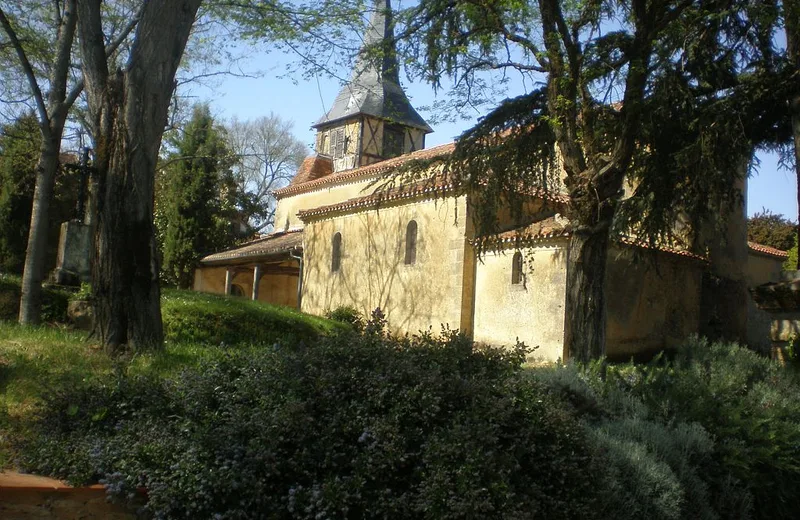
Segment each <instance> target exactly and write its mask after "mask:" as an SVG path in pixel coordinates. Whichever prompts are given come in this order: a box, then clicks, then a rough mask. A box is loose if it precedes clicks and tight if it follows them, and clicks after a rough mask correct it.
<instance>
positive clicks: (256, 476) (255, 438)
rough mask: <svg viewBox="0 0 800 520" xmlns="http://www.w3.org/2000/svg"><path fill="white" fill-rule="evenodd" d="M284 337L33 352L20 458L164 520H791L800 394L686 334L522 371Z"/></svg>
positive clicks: (507, 359)
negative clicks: (630, 358)
mask: <svg viewBox="0 0 800 520" xmlns="http://www.w3.org/2000/svg"><path fill="white" fill-rule="evenodd" d="M183 296H184V294H183V293H175V294H174V295H168V297H169V298H174V299H176V300H180V299H181V298H182V297H183ZM221 300H223V299H221ZM224 300H225V301H227V302H230V303H231V304H242V303H244V302H242V301H241V300H236V299H224ZM178 303H179V306H178V307H176V308H175V311H177V312H183V310H182V308H185V303H186V302H178ZM188 303H189V305H190V306H191V305H192V302H188ZM247 303H253V302H247ZM193 319H194V320H195V321H196V325H197V326H198V327H202V326H203V324H202V322H203V321H204V320H205V317H203V316H195V317H194V318H193ZM286 324H287V325H289V327H288V328H286V329H284V332H286V334H287V335H286V336H285V337H284V338H283V339H277V340H276V342H274V343H267V344H262V345H261V346H259V347H255V348H252V347H250V348H245V347H243V345H237V346H236V348H229V349H226V348H215V347H212V346H210V345H208V346H204V347H202V348H200V349H195V350H180V349H179V350H177V351H175V352H168V353H161V354H157V355H155V358H158V359H155V358H154V359H152V360H151V361H145V363H144V364H142V362H141V361H142V360H143V359H147V357H146V356H145V357H138V356H137V357H135V358H134V359H133V360H132V361H131V364H130V365H128V366H127V368H126V366H125V365H124V364H120V363H119V360H118V361H117V363H116V366H117V370H115V371H114V373H110V372H111V371H110V370H107V368H108V367H106V370H105V371H102V372H101V371H95V373H93V374H92V376H91V377H85V378H83V379H81V378H75V377H69V378H67V377H63V376H62V379H63V381H61V380H59V377H58V376H57V374H63V373H64V369H65V368H68V367H63V366H59V367H58V369H57V370H56V369H53V368H52V367H50V368H48V367H44V366H41V364H42V361H41V360H43V359H47V358H48V356H42V355H38V354H37V355H34V356H31V357H33V358H36V360H35V361H34V360H33V359H31V360H30V361H25V360H23V359H21V356H24V355H28V356H30V352H29V347H21V348H19V350H18V351H15V352H13V353H10V354H9V356H8V359H11V360H12V365H11V366H12V368H14V370H17V369H21V368H23V367H27V366H28V365H32V364H34V362H35V363H37V364H36V370H35V375H36V376H37V377H42V376H43V375H47V377H48V385H47V388H46V391H43V392H42V393H41V395H42V398H43V399H44V400H45V403H44V406H43V407H41V408H40V411H41V413H39V414H37V420H36V423H35V424H31V425H29V429H28V430H26V432H25V433H26V435H25V436H13V437H11V438H14V439H16V442H18V444H17V445H16V447H17V448H18V449H21V451H18V452H17V453H18V455H20V457H18V459H17V460H18V461H21V462H23V463H24V465H25V466H26V468H27V469H30V470H33V471H37V472H40V473H43V474H48V475H54V476H59V477H65V478H69V479H71V480H73V481H75V482H86V481H95V480H98V479H99V480H100V481H102V482H103V483H105V484H106V485H107V486H108V489H109V492H110V493H111V494H112V495H113V496H115V497H117V498H122V499H125V498H126V497H128V496H130V494H131V493H133V491H134V490H135V488H136V487H138V486H145V487H146V488H147V490H148V498H149V502H148V504H147V508H148V510H149V513H150V514H151V515H152V516H154V517H155V518H264V517H268V518H304V519H305V518H309V519H310V518H320V517H325V518H332V517H347V518H350V517H353V518H476V517H480V518H504V519H505V518H531V517H533V518H538V517H542V518H587V519H591V518H597V519H605V518H615V519H621V520H638V519H641V518H652V519H654V520H662V519H664V520H673V519H674V520H677V519H683V518H701V519H720V520H723V519H731V520H734V519H737V520H747V519H757V520H760V519H764V520H767V519H771V520H772V519H787V520H788V519H793V518H794V517H795V516H796V510H795V509H796V508H795V506H796V504H795V497H796V489H797V487H798V485H799V484H800V462H799V461H800V453H798V450H800V428H799V427H798V424H800V402H798V400H797V395H798V392H800V386H799V385H798V381H797V379H796V377H795V374H794V373H793V372H791V371H789V370H788V369H786V368H783V367H781V366H780V365H778V364H776V363H774V362H772V361H769V360H767V359H764V358H761V357H759V356H758V355H756V354H754V353H753V352H751V351H749V350H747V349H745V348H742V347H739V346H737V345H731V344H721V343H720V344H708V343H707V342H705V341H700V340H690V341H688V342H687V343H686V345H685V346H683V347H682V348H681V349H680V350H679V351H677V352H676V353H673V354H672V358H671V359H666V358H665V357H658V358H656V359H655V360H653V361H652V362H651V363H649V364H646V365H636V364H633V363H629V364H622V365H606V364H605V363H603V362H596V363H592V364H589V365H583V366H582V365H577V364H570V365H566V366H546V367H537V368H529V369H523V368H522V367H521V366H520V364H521V363H522V362H523V360H524V359H525V352H526V350H525V349H524V348H517V349H506V350H496V349H483V348H478V347H476V346H475V345H473V344H472V343H471V342H470V341H468V340H467V339H466V338H463V337H461V336H458V335H457V334H453V333H450V332H447V331H445V332H444V334H443V335H442V336H441V337H433V336H431V335H430V334H422V335H420V336H415V337H411V338H408V337H406V338H392V337H389V336H388V335H387V334H386V332H385V325H386V324H385V321H384V320H383V316H382V315H381V314H379V313H378V314H374V315H373V318H372V319H371V320H370V321H369V322H367V323H366V325H365V327H364V330H363V333H361V334H357V333H355V332H354V331H352V330H350V329H346V330H342V333H341V334H333V335H327V336H326V335H322V336H318V337H316V338H314V339H309V340H308V341H305V342H298V341H297V338H298V337H299V336H293V335H292V334H291V330H290V329H291V324H290V322H288V321H287V322H286ZM276 328H277V327H276ZM1 332H3V331H2V328H0V333H1ZM298 332H301V331H298ZM1 339H2V338H0V340H1ZM22 341H29V340H27V339H24V338H23V340H22ZM265 341H271V340H269V339H266V338H265ZM0 345H2V342H0ZM170 348H172V347H170ZM77 350H78V349H76V351H77ZM199 353H202V356H198V354H199ZM209 353H212V354H213V355H209ZM99 354H100V356H101V357H102V358H103V359H105V360H106V361H105V363H108V362H109V361H108V360H109V359H110V358H108V357H106V356H104V355H102V353H99ZM48 355H50V356H51V357H52V359H51V362H54V361H58V362H59V363H62V364H63V362H64V360H65V359H69V360H70V362H71V363H72V362H77V361H76V360H75V359H74V358H75V353H74V352H73V354H71V355H70V356H65V355H64V354H63V353H62V354H59V353H58V352H52V353H51V354H48ZM97 355H98V353H93V354H92V355H91V356H89V357H91V358H92V361H91V362H92V363H97V362H99V361H102V360H99V359H96V358H97ZM176 356H177V357H176ZM187 356H188V357H187ZM170 357H171V358H173V359H172V360H171V361H169V360H168V359H166V358H170ZM165 359H166V361H167V363H168V366H170V367H172V368H171V369H170V370H169V371H167V372H166V374H167V377H163V375H162V376H161V377H159V374H162V372H159V371H157V370H153V368H154V367H156V366H158V365H160V364H161V363H162V361H165ZM85 362H86V361H81V363H85ZM178 362H183V363H185V364H184V368H185V369H184V370H182V371H179V370H178V367H177V366H176V363H178ZM0 368H2V367H0ZM30 368H33V367H30ZM144 368H147V370H143V369H144ZM83 369H84V370H85V369H86V367H83ZM7 372H8V373H9V374H11V376H12V377H10V378H6V380H7V381H11V382H12V383H13V387H14V388H16V389H18V388H19V386H20V385H19V384H18V382H17V381H15V380H14V379H13V376H14V375H15V374H17V372H14V371H13V370H12V371H7ZM56 372H57V373H56ZM66 373H69V370H67V372H66ZM32 374H33V373H32ZM0 377H4V373H3V372H0ZM31 377H32V376H31ZM0 419H2V417H0ZM5 420H8V418H6V419H5Z"/></svg>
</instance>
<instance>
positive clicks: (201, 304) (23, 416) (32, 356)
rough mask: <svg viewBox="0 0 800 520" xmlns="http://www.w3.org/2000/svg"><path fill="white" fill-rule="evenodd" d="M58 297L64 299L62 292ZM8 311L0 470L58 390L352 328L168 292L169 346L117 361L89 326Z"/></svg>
mask: <svg viewBox="0 0 800 520" xmlns="http://www.w3.org/2000/svg"><path fill="white" fill-rule="evenodd" d="M9 288H10V290H9ZM18 294H19V293H18V278H12V277H8V276H4V277H2V278H0V301H6V300H8V301H11V299H12V298H13V297H15V296H17V295H18ZM49 294H52V291H51V292H50V293H49ZM57 296H58V297H59V299H61V297H62V295H61V293H57ZM46 298H47V295H46ZM7 303H8V302H7ZM9 306H10V305H7V306H6V307H9ZM6 314H7V316H6V315H3V316H0V467H3V466H4V465H5V464H6V463H7V461H8V458H9V453H8V446H9V442H8V441H9V437H10V435H14V434H16V435H21V434H24V424H25V422H26V421H27V420H28V419H29V418H31V417H32V416H33V415H34V414H35V412H36V409H37V406H38V405H39V404H40V403H41V402H42V399H43V398H44V397H45V396H46V395H47V394H48V392H50V391H52V390H53V389H54V388H57V387H60V388H68V387H69V386H70V385H73V384H77V383H81V382H84V381H87V380H91V379H92V378H100V377H104V376H107V375H109V374H110V373H112V372H114V371H115V370H124V371H126V372H127V373H129V374H156V375H159V376H162V377H166V376H169V375H171V374H175V373H176V372H178V371H180V370H182V369H183V368H186V367H190V366H195V365H197V364H198V363H200V362H202V361H203V360H207V359H210V358H214V357H215V356H220V355H222V353H223V352H224V351H225V350H226V349H227V348H237V349H258V348H263V347H264V346H265V345H269V346H271V345H273V344H275V343H281V344H295V343H296V342H300V341H305V342H308V341H313V340H314V338H316V337H318V336H319V335H320V334H330V333H332V332H335V331H339V330H344V329H345V328H347V327H348V326H347V325H344V324H342V323H339V322H335V321H331V320H327V319H325V318H319V317H316V316H311V315H308V314H304V313H301V312H299V311H297V310H294V309H287V308H285V307H278V306H273V305H267V304H263V303H260V302H253V301H250V300H244V299H241V298H232V297H223V296H218V295H211V294H202V293H196V292H191V291H177V290H165V291H164V292H163V295H162V316H163V320H164V331H165V337H166V341H165V348H164V349H163V350H162V351H160V352H155V353H139V354H133V355H131V356H129V357H127V358H125V359H112V358H110V357H109V356H108V355H106V354H105V353H104V352H103V350H102V348H100V345H99V343H98V341H97V340H96V339H95V338H91V337H88V334H87V333H86V332H84V331H77V330H72V329H71V328H70V327H69V326H68V325H67V324H63V323H57V322H50V323H49V324H48V325H44V326H41V327H21V326H19V325H17V324H16V323H15V322H14V321H13V317H15V316H14V312H6Z"/></svg>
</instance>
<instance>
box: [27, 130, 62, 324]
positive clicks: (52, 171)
mask: <svg viewBox="0 0 800 520" xmlns="http://www.w3.org/2000/svg"><path fill="white" fill-rule="evenodd" d="M54 135H57V136H58V139H57V140H55V139H43V140H42V147H41V149H40V155H39V161H38V163H37V164H36V188H35V189H34V192H33V207H32V211H31V226H30V229H29V231H28V246H27V250H26V253H25V267H24V270H23V272H22V297H21V298H20V302H19V322H20V323H21V324H23V325H35V324H38V323H39V321H40V319H41V311H42V280H43V279H44V275H45V273H44V266H45V254H46V252H47V229H48V227H49V225H50V218H49V213H50V201H51V200H52V198H53V188H54V186H55V180H56V171H57V170H58V154H59V150H60V146H59V144H60V143H59V142H58V141H60V140H61V132H57V133H55V132H54Z"/></svg>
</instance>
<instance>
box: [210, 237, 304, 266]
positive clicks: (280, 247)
mask: <svg viewBox="0 0 800 520" xmlns="http://www.w3.org/2000/svg"><path fill="white" fill-rule="evenodd" d="M301 231H302V230H300V229H298V230H290V231H281V232H278V233H272V234H270V235H266V236H262V237H259V238H257V239H255V240H251V241H250V242H246V243H244V244H242V245H240V246H238V247H234V248H232V249H228V250H227V251H221V252H219V253H214V254H212V255H208V256H206V257H204V258H201V259H200V263H201V264H207V265H208V264H220V263H228V262H230V261H231V260H246V259H252V258H258V257H264V256H273V255H278V254H281V253H286V252H288V251H291V250H293V249H298V248H302V246H303V233H302V232H301Z"/></svg>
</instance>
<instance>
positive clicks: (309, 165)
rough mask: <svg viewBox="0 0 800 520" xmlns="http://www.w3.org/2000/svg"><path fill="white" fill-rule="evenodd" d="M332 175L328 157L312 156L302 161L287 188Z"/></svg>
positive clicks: (331, 166) (331, 163)
mask: <svg viewBox="0 0 800 520" xmlns="http://www.w3.org/2000/svg"><path fill="white" fill-rule="evenodd" d="M332 173H333V161H332V160H331V158H330V157H323V156H321V155H312V156H311V157H306V158H305V159H303V164H301V165H300V169H299V170H297V174H295V176H294V177H293V178H292V182H290V183H289V186H296V185H298V184H303V183H304V182H309V181H314V180H317V179H320V178H322V177H326V176H328V175H330V174H332Z"/></svg>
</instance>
